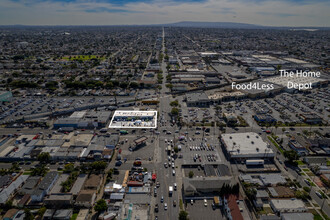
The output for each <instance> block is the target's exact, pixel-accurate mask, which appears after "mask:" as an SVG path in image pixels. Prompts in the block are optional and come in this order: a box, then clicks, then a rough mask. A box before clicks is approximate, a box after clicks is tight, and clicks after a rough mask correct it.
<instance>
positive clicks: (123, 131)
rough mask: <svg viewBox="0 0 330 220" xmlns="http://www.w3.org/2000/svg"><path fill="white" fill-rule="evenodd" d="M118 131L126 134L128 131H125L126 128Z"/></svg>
mask: <svg viewBox="0 0 330 220" xmlns="http://www.w3.org/2000/svg"><path fill="white" fill-rule="evenodd" d="M119 133H120V134H128V131H126V130H120V131H119Z"/></svg>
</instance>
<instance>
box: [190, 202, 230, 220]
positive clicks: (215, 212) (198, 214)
mask: <svg viewBox="0 0 330 220" xmlns="http://www.w3.org/2000/svg"><path fill="white" fill-rule="evenodd" d="M186 210H187V212H188V213H189V219H191V220H200V219H208V220H209V219H210V220H213V219H214V220H221V219H226V217H225V216H224V215H223V214H222V213H221V210H220V209H219V208H216V209H213V208H212V200H207V206H205V204H204V201H203V200H194V202H193V204H191V203H187V206H186Z"/></svg>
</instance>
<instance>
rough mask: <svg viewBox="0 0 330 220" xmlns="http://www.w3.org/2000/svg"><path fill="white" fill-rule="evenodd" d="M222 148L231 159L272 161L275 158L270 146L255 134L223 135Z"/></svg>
mask: <svg viewBox="0 0 330 220" xmlns="http://www.w3.org/2000/svg"><path fill="white" fill-rule="evenodd" d="M221 146H222V148H223V150H224V152H225V154H226V156H227V157H228V158H229V159H234V160H237V161H242V162H243V161H245V160H247V159H270V160H272V159H273V158H274V156H275V154H274V152H273V150H272V149H271V148H270V146H269V145H268V144H267V143H266V142H264V141H263V140H262V138H261V136H260V135H258V134H257V133H254V132H247V133H232V134H222V135H221Z"/></svg>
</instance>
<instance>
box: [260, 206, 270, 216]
mask: <svg viewBox="0 0 330 220" xmlns="http://www.w3.org/2000/svg"><path fill="white" fill-rule="evenodd" d="M271 213H273V210H272V209H271V208H270V207H264V208H263V209H262V210H259V211H258V214H259V215H267V214H271Z"/></svg>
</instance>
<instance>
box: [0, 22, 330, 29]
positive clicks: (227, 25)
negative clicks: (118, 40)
mask: <svg viewBox="0 0 330 220" xmlns="http://www.w3.org/2000/svg"><path fill="white" fill-rule="evenodd" d="M107 26H110V27H114V26H121V27H137V26H139V27H141V26H149V27H150V26H163V27H192V28H228V29H281V30H294V31H299V30H305V31H314V30H330V27H317V26H316V27H315V26H314V27H313V26H306V27H294V26H291V27H289V26H262V25H255V24H247V23H236V22H203V21H180V22H176V23H167V24H151V25H147V24H145V25H20V24H17V25H0V27H13V28H25V27H107Z"/></svg>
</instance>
